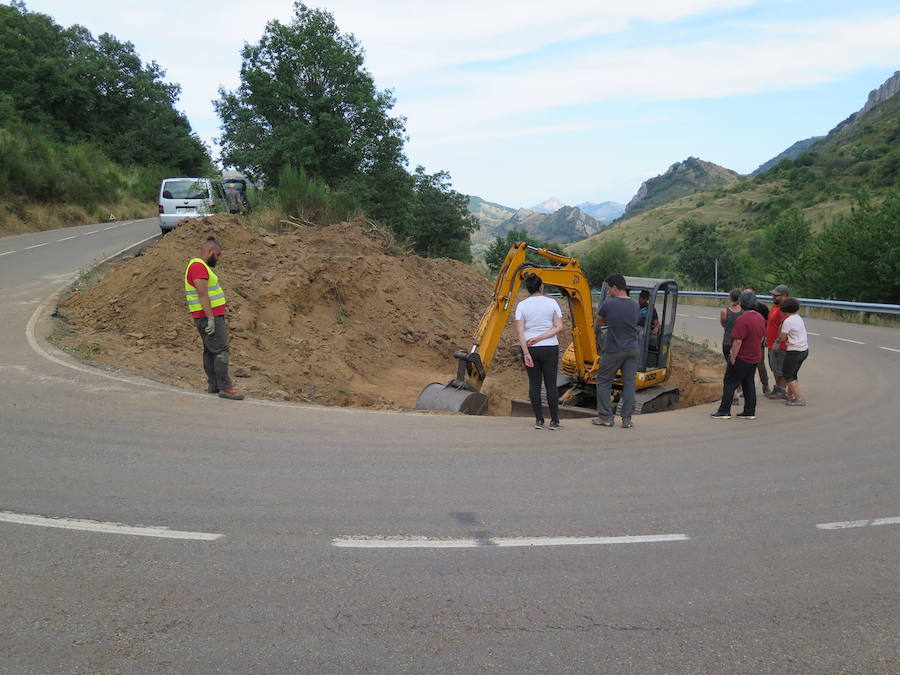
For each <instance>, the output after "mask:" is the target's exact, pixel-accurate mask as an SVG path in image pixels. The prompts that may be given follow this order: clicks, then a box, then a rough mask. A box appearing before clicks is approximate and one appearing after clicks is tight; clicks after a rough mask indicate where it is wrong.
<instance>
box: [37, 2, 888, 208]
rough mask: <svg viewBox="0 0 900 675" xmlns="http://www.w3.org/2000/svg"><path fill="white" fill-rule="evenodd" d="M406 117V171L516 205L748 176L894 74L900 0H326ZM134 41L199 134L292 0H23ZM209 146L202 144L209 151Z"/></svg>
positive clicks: (624, 196) (626, 195) (214, 125)
mask: <svg viewBox="0 0 900 675" xmlns="http://www.w3.org/2000/svg"><path fill="white" fill-rule="evenodd" d="M308 4H309V5H310V6H316V7H323V8H325V9H328V10H329V11H331V12H332V13H333V14H334V16H335V19H336V20H337V23H338V25H339V26H340V27H341V29H342V30H343V31H344V32H349V33H353V34H354V35H355V36H356V37H357V39H358V40H359V41H360V42H361V44H362V45H363V47H364V48H365V50H366V67H367V69H368V70H369V71H370V72H371V73H372V74H373V75H374V76H375V79H376V81H377V83H378V86H379V87H380V88H383V89H392V90H393V91H394V95H395V96H396V99H397V104H396V107H395V112H396V113H397V114H399V115H404V116H405V117H406V118H407V131H408V133H409V136H410V140H409V143H408V144H407V155H408V157H409V159H410V166H411V167H412V166H415V165H417V164H421V165H424V166H425V167H426V169H428V170H429V171H437V170H440V169H444V170H447V171H449V172H450V174H451V175H452V177H453V185H454V187H455V188H456V189H457V190H459V191H461V192H465V193H467V194H475V195H479V196H481V197H483V198H485V199H488V200H489V201H494V202H500V203H501V204H505V205H508V206H512V207H523V206H530V205H532V204H535V203H537V202H539V201H542V200H543V199H545V198H547V197H550V196H555V197H558V198H559V199H561V200H562V201H563V202H565V203H568V204H577V203H580V202H584V201H594V202H599V201H606V200H613V201H619V202H627V201H628V200H629V199H630V198H631V197H632V196H633V195H634V193H635V192H636V191H637V189H638V187H639V186H640V184H641V182H642V181H644V180H646V179H647V178H650V177H652V176H655V175H658V174H660V173H662V172H664V171H665V170H666V169H667V168H668V166H669V165H671V164H672V163H673V162H676V161H680V160H683V159H685V158H686V157H688V156H696V157H700V158H701V159H705V160H708V161H712V162H716V163H717V164H721V165H723V166H726V167H728V168H730V169H734V170H735V171H739V172H741V173H746V172H749V171H752V170H753V169H754V168H756V167H757V166H758V165H759V164H761V163H762V162H764V161H766V160H767V159H769V158H770V157H772V156H773V155H775V154H777V153H778V152H780V151H781V150H783V149H784V148H786V147H787V146H789V145H790V144H791V143H793V142H794V141H796V140H800V139H802V138H807V137H809V136H813V135H819V134H824V133H826V132H827V131H828V130H829V129H831V128H832V127H833V126H834V125H835V124H837V123H838V122H840V121H841V120H842V119H844V118H845V117H846V116H847V115H849V114H850V113H852V112H853V111H855V110H857V109H859V108H860V107H862V105H863V104H864V103H865V100H866V97H867V95H868V93H869V91H870V90H872V89H874V88H876V87H878V86H879V85H881V83H882V82H884V80H886V79H887V78H888V77H889V76H890V75H891V74H892V73H893V72H894V71H895V70H898V69H900V38H898V36H900V5H898V3H897V2H896V1H894V2H881V1H875V0H873V1H867V0H859V1H857V2H849V1H841V2H838V1H835V0H815V1H813V0H760V1H756V0H640V1H639V2H634V1H632V2H627V3H625V2H605V1H601V0H571V1H568V2H567V1H565V0H562V1H561V2H557V3H548V2H546V0H517V1H508V0H495V1H491V0H452V1H450V2H448V1H447V0H418V1H415V2H414V1H413V0H379V2H375V1H374V0H333V1H332V2H315V1H311V2H309V3H308ZM27 6H28V9H29V10H30V11H37V12H44V13H46V14H49V15H51V16H53V17H54V18H55V19H56V21H57V22H58V23H60V24H62V25H65V26H68V25H71V24H73V23H79V24H82V25H84V26H86V27H87V28H88V29H90V30H91V32H93V33H94V34H95V35H96V34H99V33H103V32H109V33H112V34H114V35H115V36H116V37H118V38H119V39H121V40H130V41H131V42H133V43H134V44H135V47H136V49H137V51H138V53H139V54H140V55H141V57H142V58H143V59H144V60H145V61H150V60H154V61H156V62H158V63H159V64H160V65H161V66H162V67H163V68H164V69H165V70H166V71H167V79H169V80H170V81H175V82H179V83H180V84H181V85H182V88H183V93H182V97H181V100H180V102H179V107H180V108H181V109H182V110H184V111H185V113H186V114H187V116H188V118H189V119H190V121H191V124H192V125H193V127H194V130H195V131H196V132H197V133H198V134H199V135H200V136H201V137H202V138H204V139H205V140H207V141H209V142H210V144H211V145H212V140H211V139H213V138H215V137H216V136H217V135H218V133H219V129H218V120H217V118H216V116H215V113H214V111H213V107H212V104H211V101H212V100H213V99H214V98H217V90H218V87H219V86H220V85H222V86H224V87H225V88H226V89H234V88H236V87H237V85H238V78H239V71H240V49H241V46H242V45H243V44H244V43H245V42H250V43H252V42H256V41H257V40H258V39H259V37H260V35H261V34H262V31H263V29H264V27H265V24H266V22H267V21H269V20H271V19H278V20H281V21H283V22H286V21H289V20H290V17H291V15H292V2H290V0H256V1H255V2H252V3H248V2H246V0H242V1H236V0H219V1H215V2H214V1H212V0H192V1H191V2H184V0H154V2H150V3H148V2H130V1H111V0H79V1H78V2H71V0H27ZM215 150H216V148H215V146H213V151H214V152H215Z"/></svg>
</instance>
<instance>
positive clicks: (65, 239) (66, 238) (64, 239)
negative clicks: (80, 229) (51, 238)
mask: <svg viewBox="0 0 900 675" xmlns="http://www.w3.org/2000/svg"><path fill="white" fill-rule="evenodd" d="M79 236H80V235H77V234H73V235H72V236H71V237H63V238H62V239H57V240H56V241H69V239H78V237H79Z"/></svg>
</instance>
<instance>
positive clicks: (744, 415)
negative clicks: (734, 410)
mask: <svg viewBox="0 0 900 675" xmlns="http://www.w3.org/2000/svg"><path fill="white" fill-rule="evenodd" d="M735 417H737V418H738V419H739V420H755V419H756V415H751V414H750V413H744V412H742V413H738V414H737V415H735Z"/></svg>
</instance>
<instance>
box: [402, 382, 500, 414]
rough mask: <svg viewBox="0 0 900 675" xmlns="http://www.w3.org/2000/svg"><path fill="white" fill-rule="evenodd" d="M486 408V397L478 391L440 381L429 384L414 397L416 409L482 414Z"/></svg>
mask: <svg viewBox="0 0 900 675" xmlns="http://www.w3.org/2000/svg"><path fill="white" fill-rule="evenodd" d="M487 408H488V397H487V396H485V395H484V394H482V393H481V392H480V391H470V390H468V389H464V388H460V387H454V386H453V385H452V384H441V383H440V382H432V383H431V384H429V385H428V386H427V387H425V388H424V389H423V390H422V393H420V394H419V398H417V399H416V410H446V411H448V412H457V413H463V414H464V415H484V413H485V412H486V411H487Z"/></svg>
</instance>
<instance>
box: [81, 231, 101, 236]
mask: <svg viewBox="0 0 900 675" xmlns="http://www.w3.org/2000/svg"><path fill="white" fill-rule="evenodd" d="M99 231H100V230H91V231H90V232H85V233H84V234H83V235H82V236H83V237H86V236H88V235H89V234H97V233H98V232H99Z"/></svg>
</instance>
